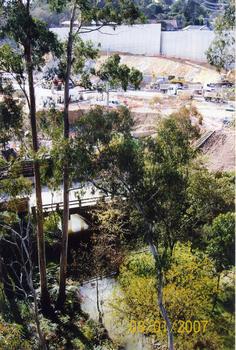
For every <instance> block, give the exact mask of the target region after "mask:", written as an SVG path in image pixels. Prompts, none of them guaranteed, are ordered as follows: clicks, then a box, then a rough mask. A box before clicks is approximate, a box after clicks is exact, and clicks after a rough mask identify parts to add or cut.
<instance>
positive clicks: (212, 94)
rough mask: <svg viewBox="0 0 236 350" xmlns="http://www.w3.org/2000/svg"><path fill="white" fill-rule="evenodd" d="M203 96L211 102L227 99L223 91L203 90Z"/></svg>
mask: <svg viewBox="0 0 236 350" xmlns="http://www.w3.org/2000/svg"><path fill="white" fill-rule="evenodd" d="M203 96H204V100H205V101H208V102H211V101H216V102H223V101H225V99H226V96H225V93H223V92H222V91H220V90H218V91H203Z"/></svg>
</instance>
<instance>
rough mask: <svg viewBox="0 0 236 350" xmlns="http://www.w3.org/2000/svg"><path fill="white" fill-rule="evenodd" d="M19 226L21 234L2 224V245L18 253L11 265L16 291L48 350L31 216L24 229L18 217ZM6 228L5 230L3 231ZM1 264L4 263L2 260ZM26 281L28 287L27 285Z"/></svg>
mask: <svg viewBox="0 0 236 350" xmlns="http://www.w3.org/2000/svg"><path fill="white" fill-rule="evenodd" d="M18 224H19V226H18V227H19V232H17V231H16V230H15V229H13V228H12V227H11V226H9V225H4V224H0V227H1V228H2V230H1V234H0V243H1V242H4V243H6V244H9V245H10V246H11V247H12V248H13V249H14V250H15V251H16V253H17V255H15V256H16V257H19V259H18V258H16V260H12V261H11V263H10V267H11V269H12V271H13V274H14V276H15V280H16V281H17V284H15V286H14V287H15V290H16V291H17V292H19V293H21V294H23V296H24V299H25V300H26V301H27V303H28V305H29V306H30V308H31V310H32V313H33V315H34V319H35V323H36V326H37V332H38V337H39V342H40V346H41V349H42V350H47V346H46V343H45V339H44V334H43V332H42V329H41V325H40V320H39V310H38V301H37V295H36V291H35V288H34V284H33V263H32V258H31V243H30V237H29V234H30V227H31V225H30V214H29V215H28V222H27V226H26V227H24V225H23V224H22V221H21V220H20V218H19V217H18ZM3 228H4V230H3ZM4 232H9V233H11V237H12V240H10V239H9V238H6V234H5V233H4ZM1 264H3V261H2V259H1ZM19 271H20V272H19ZM25 281H26V285H25ZM4 282H5V284H6V285H8V284H9V281H6V280H4ZM26 286H28V288H29V290H30V292H31V294H32V296H33V304H32V303H31V301H30V298H29V297H30V295H29V294H28V292H27V291H26Z"/></svg>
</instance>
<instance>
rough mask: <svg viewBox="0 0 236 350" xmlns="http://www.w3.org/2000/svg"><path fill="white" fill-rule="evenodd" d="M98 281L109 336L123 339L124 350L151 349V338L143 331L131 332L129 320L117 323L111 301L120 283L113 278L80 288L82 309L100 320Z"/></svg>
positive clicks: (100, 300) (100, 303)
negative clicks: (142, 332)
mask: <svg viewBox="0 0 236 350" xmlns="http://www.w3.org/2000/svg"><path fill="white" fill-rule="evenodd" d="M97 283H98V291H99V305H100V310H101V313H102V316H103V317H102V321H103V324H104V326H105V328H106V329H107V331H108V334H109V337H110V338H111V339H113V340H117V339H119V340H121V342H122V344H123V348H122V349H124V350H151V349H153V347H152V345H151V340H150V339H148V338H147V337H145V336H144V335H142V334H141V333H138V332H135V333H131V331H130V327H129V322H128V320H125V319H124V320H122V325H121V324H119V325H118V324H117V323H116V321H115V318H114V316H112V312H113V311H114V310H112V307H111V305H109V301H110V300H111V298H112V295H113V292H114V290H115V289H116V290H117V288H118V290H119V283H118V282H117V281H116V280H115V279H113V278H104V279H102V280H98V281H96V280H94V281H92V282H87V283H86V284H84V285H83V286H80V287H79V288H78V289H79V291H80V295H81V298H82V303H81V306H82V309H83V310H84V311H86V312H87V313H89V315H90V316H91V318H93V319H94V320H96V321H98V318H99V314H98V309H97Z"/></svg>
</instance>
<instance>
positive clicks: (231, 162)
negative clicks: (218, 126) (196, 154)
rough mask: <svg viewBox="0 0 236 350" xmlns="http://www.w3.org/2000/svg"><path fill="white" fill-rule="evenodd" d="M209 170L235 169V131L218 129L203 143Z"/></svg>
mask: <svg viewBox="0 0 236 350" xmlns="http://www.w3.org/2000/svg"><path fill="white" fill-rule="evenodd" d="M202 153H203V155H205V156H207V160H208V166H207V167H208V169H209V170H210V171H214V172H218V171H235V131H230V130H220V131H215V132H214V134H212V136H211V137H210V138H209V139H208V140H207V141H206V142H205V143H204V144H203V146H202Z"/></svg>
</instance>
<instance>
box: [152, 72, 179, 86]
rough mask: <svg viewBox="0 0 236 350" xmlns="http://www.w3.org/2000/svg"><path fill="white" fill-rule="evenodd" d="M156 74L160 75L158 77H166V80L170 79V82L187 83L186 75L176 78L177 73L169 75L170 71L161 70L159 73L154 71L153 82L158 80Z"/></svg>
mask: <svg viewBox="0 0 236 350" xmlns="http://www.w3.org/2000/svg"><path fill="white" fill-rule="evenodd" d="M156 76H158V77H165V78H166V81H168V82H169V83H173V84H175V83H179V84H183V83H185V79H184V77H178V78H176V77H175V75H168V73H166V72H159V73H154V72H152V82H153V83H155V82H156Z"/></svg>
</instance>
